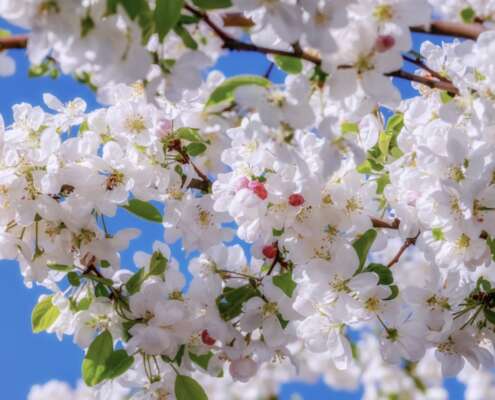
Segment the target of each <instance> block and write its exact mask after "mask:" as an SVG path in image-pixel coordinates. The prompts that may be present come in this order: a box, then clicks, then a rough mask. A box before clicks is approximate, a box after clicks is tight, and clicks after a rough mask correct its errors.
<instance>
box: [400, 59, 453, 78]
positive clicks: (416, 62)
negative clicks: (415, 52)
mask: <svg viewBox="0 0 495 400" xmlns="http://www.w3.org/2000/svg"><path fill="white" fill-rule="evenodd" d="M402 58H403V59H404V60H405V61H407V62H409V63H411V64H414V65H416V66H417V67H419V68H421V69H423V70H425V71H426V72H428V73H429V74H430V75H431V76H432V77H434V78H437V79H438V80H440V81H444V82H449V83H450V81H449V80H448V79H447V78H445V77H444V76H442V75H441V74H439V73H438V72H437V71H434V70H432V69H431V68H430V67H428V65H426V64H425V63H424V62H423V61H421V60H420V59H419V58H412V57H409V56H406V55H403V56H402Z"/></svg>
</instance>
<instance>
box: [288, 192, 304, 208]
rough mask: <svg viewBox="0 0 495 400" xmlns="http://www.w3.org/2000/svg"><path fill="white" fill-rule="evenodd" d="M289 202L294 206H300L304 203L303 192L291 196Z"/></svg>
mask: <svg viewBox="0 0 495 400" xmlns="http://www.w3.org/2000/svg"><path fill="white" fill-rule="evenodd" d="M289 204H290V205H291V206H293V207H299V206H300V205H303V204H304V197H303V195H302V194H299V193H294V194H291V195H290V196H289Z"/></svg>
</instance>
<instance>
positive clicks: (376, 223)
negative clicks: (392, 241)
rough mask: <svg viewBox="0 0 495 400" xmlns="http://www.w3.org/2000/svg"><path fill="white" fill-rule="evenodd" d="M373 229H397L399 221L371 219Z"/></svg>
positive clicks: (397, 219) (396, 219)
mask: <svg viewBox="0 0 495 400" xmlns="http://www.w3.org/2000/svg"><path fill="white" fill-rule="evenodd" d="M371 222H372V223H373V228H385V229H399V225H400V219H399V218H395V219H394V220H393V221H392V222H387V221H383V220H381V219H378V218H371Z"/></svg>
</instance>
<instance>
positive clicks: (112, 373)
mask: <svg viewBox="0 0 495 400" xmlns="http://www.w3.org/2000/svg"><path fill="white" fill-rule="evenodd" d="M133 363H134V357H132V356H129V355H128V354H127V351H125V350H123V349H120V350H116V351H114V352H112V354H110V357H108V359H107V360H106V362H105V373H104V374H103V376H104V378H103V379H114V378H117V377H118V376H120V375H122V374H123V373H124V372H126V371H127V370H128V369H129V368H130V367H131V366H132V364H133Z"/></svg>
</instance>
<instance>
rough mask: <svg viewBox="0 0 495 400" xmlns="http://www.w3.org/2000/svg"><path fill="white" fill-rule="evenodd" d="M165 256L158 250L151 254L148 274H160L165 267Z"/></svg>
mask: <svg viewBox="0 0 495 400" xmlns="http://www.w3.org/2000/svg"><path fill="white" fill-rule="evenodd" d="M167 262H168V260H167V258H166V257H165V256H164V255H163V254H162V253H161V252H159V251H155V252H154V253H153V255H152V256H151V261H150V271H149V275H162V274H163V273H164V272H165V270H166V269H167Z"/></svg>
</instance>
